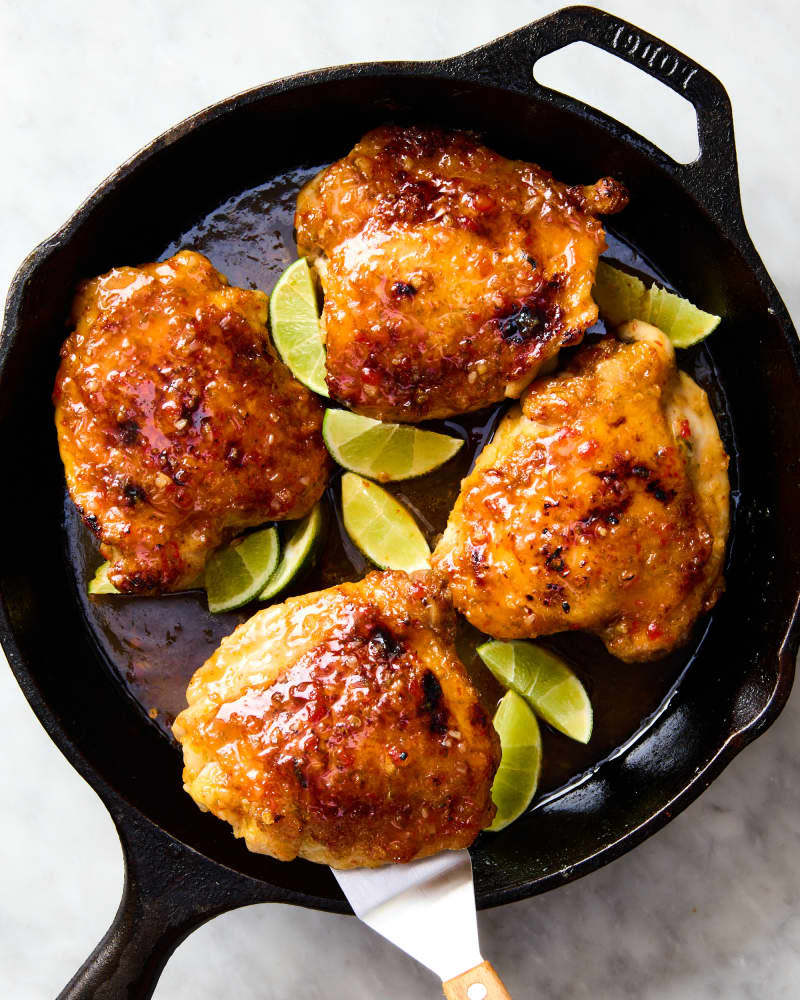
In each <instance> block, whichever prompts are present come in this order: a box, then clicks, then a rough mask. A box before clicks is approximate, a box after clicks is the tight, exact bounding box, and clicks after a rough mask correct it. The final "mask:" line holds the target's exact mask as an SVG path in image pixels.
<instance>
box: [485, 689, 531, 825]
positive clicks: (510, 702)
mask: <svg viewBox="0 0 800 1000" xmlns="http://www.w3.org/2000/svg"><path fill="white" fill-rule="evenodd" d="M493 722H494V728H495V729H496V730H497V733H498V735H499V737H500V746H501V747H502V750H503V756H502V758H501V759H500V767H498V769H497V773H496V774H495V776H494V782H493V783H492V801H493V802H494V804H495V805H496V806H497V813H496V814H495V817H494V820H493V821H492V825H491V826H489V827H487V830H491V831H492V832H493V833H496V832H497V831H498V830H502V829H503V828H504V827H506V826H508V824H509V823H513V821H514V820H515V819H517V818H518V817H519V816H520V815H521V814H522V813H524V812H525V810H526V809H527V808H528V806H529V805H530V802H531V799H532V798H533V796H534V794H535V792H536V786H537V784H538V783H539V769H540V767H541V763H542V738H541V735H540V733H539V724H538V723H537V721H536V716H535V715H534V714H533V712H532V711H531V709H530V706H529V705H528V703H527V702H526V701H525V699H524V698H520V696H519V695H518V694H517V693H516V692H515V691H506V693H505V694H504V695H503V698H502V700H501V702H500V704H499V705H498V707H497V711H496V712H495V714H494V720H493Z"/></svg>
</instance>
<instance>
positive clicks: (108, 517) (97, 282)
mask: <svg viewBox="0 0 800 1000" xmlns="http://www.w3.org/2000/svg"><path fill="white" fill-rule="evenodd" d="M266 319H267V296H266V295H265V294H264V293H263V292H258V291H247V290H245V289H242V288H232V287H230V286H229V285H228V283H227V281H226V280H225V278H224V277H223V276H222V275H221V274H219V273H218V272H217V271H216V270H215V269H214V267H213V266H212V265H211V263H210V262H209V261H208V260H207V259H206V258H205V257H203V256H201V255H200V254H197V253H193V252H191V251H189V250H184V251H181V253H179V254H177V255H176V256H174V257H172V258H170V259H169V260H167V261H164V262H163V263H161V264H147V265H145V266H143V267H120V268H115V269H114V270H113V271H109V272H108V274H105V275H103V276H102V277H100V278H95V279H93V280H92V281H88V282H86V283H84V284H83V285H82V286H81V288H80V289H79V291H78V294H77V296H76V299H75V303H74V306H73V319H72V321H73V323H74V327H75V328H74V331H73V332H72V333H71V334H70V336H69V337H68V338H67V340H66V342H65V343H64V346H63V348H62V350H61V357H62V361H61V367H60V369H59V372H58V376H57V378H56V384H55V391H54V394H53V398H54V402H55V406H56V427H57V430H58V444H59V449H60V452H61V458H62V460H63V462H64V469H65V472H66V478H67V486H68V488H69V492H70V495H71V496H72V499H73V501H74V502H75V504H76V506H77V507H78V510H79V511H80V513H81V515H82V516H83V518H84V520H85V521H86V523H87V524H88V526H89V527H90V528H91V529H92V531H93V532H94V533H95V535H96V536H97V537H98V538H99V540H100V550H101V552H102V553H103V555H104V556H105V558H107V559H109V560H110V561H111V563H112V569H111V572H110V577H111V580H112V582H113V583H114V585H115V586H116V587H117V588H118V589H119V590H121V591H123V592H126V593H142V594H155V593H159V592H162V591H169V590H180V589H181V588H183V587H186V586H188V585H190V584H191V583H192V581H194V580H195V579H196V578H197V576H198V575H199V574H200V573H201V572H202V570H203V567H204V565H205V562H206V557H207V556H208V555H209V553H210V552H211V551H212V550H213V549H214V548H216V547H217V546H218V545H220V544H221V543H222V542H223V541H226V540H227V539H229V538H230V537H231V536H232V535H233V534H235V533H236V532H237V531H240V530H241V529H243V528H246V527H249V526H251V525H256V524H262V523H264V522H265V521H270V520H279V519H282V518H294V517H302V516H303V515H304V514H306V513H307V512H308V511H309V510H310V509H311V507H312V506H313V504H314V503H315V502H316V501H317V500H318V499H319V497H320V495H321V494H322V491H323V489H324V488H325V483H326V480H327V475H328V469H329V460H328V457H327V452H326V451H325V448H324V446H323V443H322V436H321V433H320V428H321V423H322V409H321V407H320V405H319V403H318V401H317V400H316V398H315V397H314V396H313V395H312V394H311V393H310V392H309V391H308V390H307V389H305V388H304V387H303V386H302V385H300V383H299V382H297V381H295V379H294V378H292V376H291V374H290V372H289V370H288V369H287V368H286V367H284V365H283V364H282V363H281V362H280V361H279V359H278V358H277V356H276V355H275V353H274V351H273V349H272V346H271V345H270V342H269V338H268V336H267V330H266Z"/></svg>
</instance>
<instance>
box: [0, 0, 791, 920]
mask: <svg viewBox="0 0 800 1000" xmlns="http://www.w3.org/2000/svg"><path fill="white" fill-rule="evenodd" d="M581 9H582V8H568V9H567V11H570V12H573V11H580V10H581ZM567 11H560V12H557V14H556V15H551V18H553V17H556V16H557V15H558V14H564V13H566V12H567ZM593 13H595V14H596V13H600V12H597V11H593ZM542 20H543V21H547V20H549V19H548V18H545V19H542ZM614 20H615V23H617V24H619V23H621V24H625V23H626V22H622V21H621V20H620V19H614ZM541 24H542V21H537V22H534V25H541ZM534 25H528V26H525V27H522V28H519V29H517V30H516V31H514V32H511V33H510V34H508V35H506V36H503V37H502V38H499V39H496V40H495V41H493V42H489V43H488V44H486V45H484V46H480V47H478V48H476V49H473V50H471V51H470V52H467V53H465V54H463V55H458V56H455V57H452V58H448V59H441V60H432V61H424V62H420V61H390V62H379V63H354V64H347V65H343V66H335V67H328V68H325V69H319V70H311V71H308V72H304V73H298V74H294V75H292V76H288V77H283V78H281V79H279V80H276V81H273V82H271V83H268V84H264V85H261V86H258V87H254V88H250V89H248V90H245V91H242V92H240V93H238V94H235V95H233V96H231V97H228V98H226V99H224V100H222V101H220V102H217V103H215V104H212V105H210V106H208V107H207V108H205V109H203V110H201V111H199V112H197V113H196V114H194V115H191V116H190V117H188V118H186V119H185V120H184V121H182V122H180V123H178V124H177V125H175V126H173V127H171V128H170V129H168V130H166V131H165V132H163V133H162V134H161V135H159V136H158V137H156V138H155V139H154V140H152V141H151V142H150V143H148V144H147V145H145V146H144V147H143V148H142V149H140V150H139V151H138V152H137V153H135V154H134V155H133V156H132V157H130V158H129V159H128V160H126V161H125V162H124V163H123V164H121V165H120V166H119V167H118V168H117V169H116V170H115V171H113V172H112V173H111V174H110V175H109V176H108V177H107V178H106V179H105V180H104V181H102V182H101V183H100V184H99V185H98V186H97V187H96V188H95V189H94V191H92V192H91V193H90V194H89V195H88V196H87V198H86V199H85V200H84V201H83V202H82V203H81V204H80V205H79V207H78V208H77V209H76V211H75V212H74V213H73V214H72V215H71V216H70V217H69V219H67V221H66V222H65V223H64V224H63V225H62V226H61V227H60V228H59V229H58V230H57V231H56V232H55V233H54V234H53V235H51V236H50V237H48V238H47V239H45V240H44V241H42V242H41V243H40V244H39V245H38V246H37V247H36V248H35V249H34V250H33V251H32V252H31V253H30V254H29V255H28V257H26V258H25V260H24V261H23V263H22V264H21V266H20V268H19V269H18V271H17V273H16V274H15V276H14V278H13V280H12V283H11V286H10V290H9V294H8V299H7V303H6V309H5V315H4V321H3V337H2V340H0V380H2V377H3V375H4V373H5V367H6V363H7V359H8V356H9V354H10V352H11V350H12V348H13V345H14V343H15V341H16V335H17V333H18V319H19V316H20V315H21V309H22V305H23V299H24V292H25V286H26V285H27V283H28V282H29V281H30V280H31V279H32V277H33V276H34V275H35V274H36V272H37V271H38V270H39V269H40V268H41V267H43V266H44V264H45V263H46V262H47V260H48V259H49V257H50V256H51V255H52V254H54V253H56V252H58V251H59V250H64V249H66V248H67V247H68V245H69V243H70V241H71V240H72V238H73V237H74V235H75V234H76V232H77V231H78V230H79V229H80V227H81V226H82V225H83V223H84V221H85V220H86V219H87V217H88V216H90V215H91V214H92V213H93V212H95V211H96V210H98V209H102V203H103V201H104V200H105V199H106V198H107V196H108V195H110V194H111V193H113V191H114V190H115V188H116V187H117V185H118V184H119V183H120V182H122V181H123V180H124V179H125V178H127V177H128V176H129V175H131V174H133V173H134V172H135V171H137V170H138V169H140V168H141V167H143V166H144V165H145V164H147V163H148V162H149V161H150V160H151V159H152V158H153V157H156V156H157V155H158V154H160V153H161V151H162V150H163V149H165V148H167V147H169V146H172V145H174V144H175V143H178V142H180V141H181V140H182V139H183V138H184V136H186V135H188V134H189V133H191V132H193V131H195V130H196V129H198V128H202V127H203V126H205V125H206V124H208V123H210V122H212V121H214V120H216V119H217V118H220V117H223V116H224V115H226V114H228V113H230V112H235V111H236V110H237V109H239V108H241V107H243V106H247V105H249V104H252V103H256V102H258V101H261V100H263V99H264V98H267V97H269V96H273V95H277V94H281V93H284V92H288V91H292V90H297V89H301V88H306V87H309V86H314V85H317V84H328V83H334V82H337V81H342V80H353V79H358V78H360V77H364V78H369V77H372V78H374V77H407V76H410V77H417V78H418V77H431V78H434V79H437V80H441V81H443V82H446V81H448V80H449V81H451V82H452V81H458V80H463V81H464V82H469V83H471V84H476V83H477V84H479V85H482V86H485V87H488V88H494V89H499V90H510V91H517V92H519V91H520V86H519V79H518V78H516V77H515V78H514V79H511V78H509V79H505V80H500V81H499V82H498V80H497V79H491V78H489V77H487V76H485V75H481V74H476V72H475V70H474V68H472V67H473V64H474V63H476V62H477V63H478V64H480V63H481V61H484V62H485V61H486V60H487V58H488V59H489V60H490V61H491V57H492V53H493V52H494V53H498V52H499V51H500V49H501V47H502V45H503V44H504V43H507V42H508V41H509V40H513V39H520V38H521V37H522V35H523V33H525V32H527V31H528V30H529V29H531V28H532V27H533V26H534ZM636 30H638V29H636ZM643 34H644V33H643ZM563 44H566V43H563ZM540 54H541V53H540ZM529 62H530V63H531V64H532V63H533V62H535V58H530V57H529ZM712 79H713V78H712ZM719 87H720V90H721V85H719ZM523 93H524V94H525V96H526V97H527V98H528V99H529V100H530V101H531V102H532V103H537V102H541V101H542V100H544V101H546V102H547V103H551V104H555V105H556V106H558V107H560V108H562V109H563V110H566V111H568V112H569V113H571V114H574V115H576V116H578V117H580V118H584V119H585V118H588V119H589V120H591V121H594V122H596V123H599V124H600V125H601V126H602V127H603V128H604V129H605V130H606V131H609V132H610V133H611V134H612V136H613V137H614V139H615V140H617V141H621V142H623V143H626V144H628V145H630V146H632V147H633V148H634V149H635V150H638V151H639V152H644V154H645V155H646V156H647V157H648V159H650V160H651V161H654V162H655V164H656V165H658V166H660V167H662V168H663V167H665V166H666V167H667V168H668V170H669V172H670V173H671V174H672V176H673V177H674V178H675V179H676V180H677V183H678V184H679V185H680V187H681V188H682V189H683V192H684V193H685V195H686V197H687V198H689V199H690V200H692V201H694V202H695V204H696V205H697V206H698V208H700V209H701V210H703V211H704V212H706V214H709V215H710V216H711V221H712V225H713V227H714V228H715V229H716V230H718V231H719V232H721V233H722V234H724V235H725V237H726V238H727V239H729V240H730V241H731V242H732V244H733V245H734V247H735V248H736V250H737V251H738V252H739V253H740V254H741V256H742V258H743V260H744V263H745V264H746V266H747V268H748V270H749V271H750V273H751V274H752V276H753V278H754V279H755V281H756V283H757V284H758V285H759V287H760V288H761V290H762V292H763V293H764V295H765V297H766V298H767V299H768V300H769V303H770V306H771V308H772V309H773V310H774V313H775V320H776V321H777V323H778V325H779V327H780V331H781V335H782V337H783V339H784V340H785V341H786V344H787V346H788V348H789V352H790V355H791V356H792V361H793V364H794V368H795V370H796V371H797V372H800V342H798V339H797V336H796V334H795V331H794V329H793V327H792V323H791V320H790V318H789V315H788V311H787V310H786V307H785V305H784V303H783V301H782V300H781V298H780V296H779V295H778V292H777V289H776V288H775V285H774V283H773V282H772V280H771V278H770V277H769V275H768V273H767V271H766V269H765V268H764V265H763V263H762V262H761V260H760V258H759V256H758V254H757V252H756V250H755V247H754V246H753V243H752V241H751V239H750V237H749V234H748V232H747V229H746V226H745V224H744V220H743V217H742V214H741V204H740V201H739V198H738V186H737V190H736V192H735V194H736V198H735V199H734V200H733V203H732V204H731V206H730V208H731V209H732V216H731V218H729V219H727V220H725V219H720V218H719V214H718V212H714V210H713V208H710V207H709V206H708V205H707V204H706V203H704V201H703V199H702V197H698V194H697V191H696V190H693V187H694V185H692V184H690V183H689V176H690V173H691V170H692V169H693V168H695V169H696V167H697V165H698V164H700V161H701V160H702V159H703V157H702V154H701V157H700V158H699V160H698V161H695V164H689V165H688V168H684V167H683V166H682V165H680V164H676V163H675V161H673V160H671V158H669V157H668V156H666V154H665V153H663V151H661V150H660V149H659V148H658V147H656V146H655V145H654V144H652V143H650V142H649V141H648V140H646V139H644V138H643V137H641V136H639V135H638V134H637V133H635V132H633V131H632V130H630V129H628V128H627V126H624V125H622V124H621V123H619V122H617V121H615V120H614V119H612V118H610V117H609V116H607V115H605V114H603V113H602V112H600V111H598V110H597V109H594V108H591V107H589V106H587V105H585V104H583V103H582V102H580V101H577V100H575V99H573V98H571V97H568V96H567V95H561V94H559V93H557V92H554V91H550V90H548V89H547V88H545V87H542V86H541V85H540V84H538V83H536V81H535V80H533V79H532V78H526V85H525V87H524V90H523ZM724 93H725V92H724V90H722V94H724ZM726 96H727V95H726ZM731 152H733V151H732V150H731ZM733 155H734V158H735V153H733ZM734 162H735V160H734ZM0 642H2V645H3V648H4V650H5V652H6V655H7V658H8V662H9V665H10V666H11V668H12V670H13V672H14V674H15V677H16V679H17V682H18V683H19V685H20V687H21V689H22V691H23V693H24V694H25V697H26V699H27V700H28V702H29V703H30V705H31V707H32V708H33V710H34V712H35V714H36V716H37V718H38V719H39V721H40V722H41V724H42V725H43V727H44V728H45V730H46V731H47V733H48V735H49V736H50V738H51V739H52V740H53V742H54V743H55V744H56V745H57V746H58V748H59V749H60V750H61V752H62V753H63V754H64V756H65V757H66V758H67V760H68V761H69V762H70V763H71V764H72V766H73V767H75V769H76V770H77V771H78V772H79V773H80V774H81V775H82V777H83V778H84V779H85V780H86V781H87V782H88V784H89V785H90V786H91V787H92V788H93V789H94V790H95V792H97V794H98V795H99V796H100V798H101V799H102V801H103V802H104V804H105V805H106V807H107V808H108V809H109V811H110V812H111V814H112V817H113V818H114V820H115V823H116V824H117V827H118V829H120V827H121V825H122V824H124V822H125V819H126V817H125V813H126V812H129V811H133V812H134V813H135V814H136V817H138V818H139V819H140V820H144V821H145V822H146V823H147V824H150V825H151V826H152V827H154V828H156V829H157V830H160V831H161V832H162V833H163V834H164V835H165V836H167V837H169V838H170V839H171V840H173V841H175V842H176V843H179V844H180V845H181V846H182V847H183V848H184V849H185V850H187V851H189V852H191V853H193V854H196V855H199V857H200V858H202V859H203V860H205V861H208V862H211V863H212V864H214V865H217V866H219V867H220V868H223V869H225V870H226V871H227V872H229V873H231V875H233V876H235V877H237V878H238V879H240V880H241V879H244V880H246V881H252V882H254V883H256V884H257V885H259V886H261V887H262V890H267V889H269V890H271V891H272V895H271V896H270V895H268V896H267V898H275V899H281V901H286V902H296V903H299V904H300V905H304V906H311V907H314V908H317V909H324V910H332V911H337V912H349V908H348V907H347V905H346V903H345V902H344V901H343V899H336V898H328V897H317V896H308V895H305V894H303V893H301V892H298V891H296V890H289V889H282V888H280V887H278V886H275V885H273V884H272V883H270V882H269V881H267V880H266V879H264V878H252V877H251V876H245V875H243V873H241V872H240V871H238V870H237V869H235V868H232V867H230V866H229V865H226V864H224V863H222V862H220V861H218V860H217V859H216V858H212V857H209V856H208V855H206V854H203V853H202V852H201V851H199V850H197V849H195V848H193V847H191V846H190V845H188V844H186V843H185V842H184V841H182V840H178V839H177V838H175V837H174V836H173V835H172V834H171V833H169V832H168V831H166V830H164V829H163V828H162V827H160V826H159V825H158V824H157V823H155V822H154V821H153V820H152V819H150V817H149V816H148V815H147V814H146V813H144V812H143V811H142V810H141V809H139V807H138V806H136V805H134V804H133V803H132V802H130V801H129V800H128V799H127V798H125V797H124V796H122V795H121V794H120V792H119V790H118V789H116V788H114V787H112V786H110V785H109V784H108V783H107V782H106V781H105V779H104V778H103V776H102V775H101V774H100V773H99V772H98V771H96V770H95V768H94V766H93V765H92V764H91V763H90V762H89V761H88V759H87V758H86V757H85V756H84V754H83V751H82V749H81V746H80V744H79V742H76V740H74V739H73V738H72V736H71V734H70V732H69V730H68V729H67V727H66V726H65V725H64V723H63V722H62V720H61V719H59V718H57V717H56V716H55V714H54V713H53V712H52V710H51V709H50V706H49V704H48V702H47V699H46V698H45V697H44V695H43V694H42V692H41V690H40V687H39V685H38V683H37V682H36V680H35V676H34V674H33V673H32V672H31V671H30V670H29V668H28V666H27V664H26V662H25V659H24V657H23V656H22V654H21V652H20V650H19V648H18V646H17V643H16V639H15V636H14V631H13V628H12V626H11V622H10V618H9V614H8V609H7V606H6V597H5V594H4V593H0ZM798 645H800V593H798V595H797V598H796V600H795V605H794V609H793V612H792V614H791V617H790V619H789V621H788V623H787V625H786V628H785V631H784V633H783V638H782V640H781V643H780V646H779V648H778V651H777V654H776V662H777V668H778V672H777V679H776V683H775V686H774V687H773V689H772V691H771V692H770V694H769V696H768V701H767V702H766V704H765V705H764V707H763V708H762V709H761V711H760V712H759V713H758V714H757V715H755V716H754V717H753V718H751V719H750V720H749V721H748V723H747V724H746V725H744V726H742V727H741V728H739V729H737V730H736V731H734V732H733V733H731V734H730V735H729V736H728V737H727V739H726V740H725V742H724V743H723V745H722V746H721V747H720V748H719V750H718V751H717V753H716V754H715V755H714V757H713V758H712V759H711V760H710V761H709V762H708V763H707V764H706V766H705V767H704V768H703V769H702V770H701V771H699V772H697V773H696V774H695V775H694V776H693V778H692V779H691V781H690V782H689V783H688V784H687V785H685V786H684V787H683V788H682V790H681V791H680V792H679V793H677V794H676V795H675V796H674V797H673V799H671V800H670V801H669V802H668V803H666V804H665V805H663V806H662V807H661V808H660V809H659V810H658V811H657V812H655V813H653V814H652V815H651V816H650V817H649V818H648V819H647V820H645V821H644V822H643V823H641V824H640V825H639V826H637V827H634V828H632V829H630V830H627V831H625V832H623V833H622V834H621V835H620V836H619V837H618V838H617V839H616V840H615V841H614V842H613V843H611V844H608V845H606V846H605V847H604V848H602V849H601V850H599V851H597V852H595V853H594V854H591V855H589V856H588V857H586V858H584V859H583V860H582V861H580V862H579V863H577V864H576V865H574V866H572V867H571V868H569V869H568V870H567V871H561V872H553V873H551V874H550V875H546V876H542V877H539V878H536V879H533V880H532V881H531V882H529V883H525V884H523V885H519V886H514V887H509V888H506V889H503V890H496V891H490V892H488V893H483V894H482V895H481V898H480V899H479V901H478V905H479V907H480V908H485V907H489V906H495V905H499V904H502V903H507V902H512V901H515V900H518V899H523V898H527V897H529V896H531V895H535V894H538V893H540V892H545V891H547V890H549V889H551V888H553V887H555V886H556V885H562V884H565V883H566V882H568V881H572V880H574V879H576V878H578V877H580V876H582V875H584V874H588V873H589V872H590V871H593V870H595V869H597V868H599V867H601V866H602V865H604V864H606V863H608V862H609V861H612V860H614V859H615V858H617V857H619V856H620V855H621V854H623V853H625V852H626V851H627V850H630V849H631V848H632V847H635V846H637V845H638V844H639V843H641V842H642V841H643V840H644V839H646V838H647V837H648V836H650V835H652V834H653V833H655V832H656V831H657V830H659V829H660V828H661V827H663V826H664V825H665V824H666V823H667V822H668V821H669V820H670V819H672V818H673V817H674V816H675V815H677V813H678V812H680V811H681V810H683V809H684V808H686V806H688V805H689V804H690V803H691V802H692V801H694V799H695V798H697V796H698V795H699V794H700V793H701V792H702V791H704V790H705V789H706V788H707V787H708V786H709V785H710V784H711V782H712V781H713V780H714V779H715V778H716V777H717V776H718V775H719V774H720V773H721V772H722V770H723V769H724V768H725V767H726V766H727V765H728V764H729V763H730V762H731V760H733V758H734V757H735V756H736V755H737V754H738V753H739V752H741V750H742V749H744V747H745V746H747V745H748V744H749V743H750V742H752V741H753V740H754V739H756V738H757V737H758V736H760V735H761V734H762V733H763V732H764V731H765V730H766V729H767V728H768V727H769V726H770V725H771V724H772V723H773V722H774V721H775V719H776V718H777V716H778V715H779V714H780V712H781V711H782V709H783V707H784V706H785V704H786V701H787V699H788V696H789V692H790V690H791V687H792V683H793V679H794V672H795V656H796V650H797V647H798ZM337 891H338V890H337Z"/></svg>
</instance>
